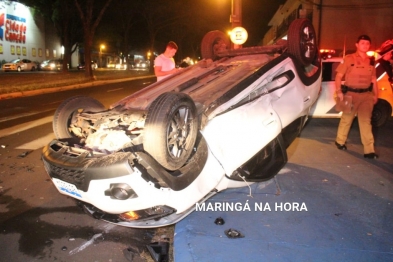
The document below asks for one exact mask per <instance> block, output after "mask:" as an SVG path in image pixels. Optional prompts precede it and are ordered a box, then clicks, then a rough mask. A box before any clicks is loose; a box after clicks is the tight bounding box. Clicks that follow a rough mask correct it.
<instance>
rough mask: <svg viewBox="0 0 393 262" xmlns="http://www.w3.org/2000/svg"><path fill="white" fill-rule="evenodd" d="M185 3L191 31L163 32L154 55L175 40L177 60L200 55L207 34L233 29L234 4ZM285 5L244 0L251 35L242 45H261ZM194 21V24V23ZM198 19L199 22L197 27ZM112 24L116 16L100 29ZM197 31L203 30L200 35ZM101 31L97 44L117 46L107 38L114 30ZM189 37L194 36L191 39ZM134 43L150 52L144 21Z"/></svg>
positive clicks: (279, 0)
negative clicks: (278, 10) (276, 13)
mask: <svg viewBox="0 0 393 262" xmlns="http://www.w3.org/2000/svg"><path fill="white" fill-rule="evenodd" d="M182 1H185V2H183V3H184V4H185V5H186V6H188V8H189V9H188V10H187V12H186V13H187V16H188V17H187V18H186V19H187V20H186V21H185V22H186V23H188V22H189V24H191V25H193V27H192V28H191V31H180V32H178V31H177V32H176V30H173V32H174V33H172V34H171V29H165V30H161V31H160V32H159V33H158V34H157V36H156V41H155V51H156V52H158V53H160V52H162V51H164V49H165V45H166V43H167V42H168V41H170V40H173V41H175V42H177V43H178V44H179V51H178V53H179V54H177V55H176V58H177V59H180V58H181V57H186V56H194V54H195V53H196V52H197V50H196V48H195V46H196V45H197V46H200V41H201V40H202V38H203V35H204V34H206V33H207V32H209V31H211V30H220V31H222V32H224V33H226V32H228V31H229V30H230V29H231V23H230V21H229V18H230V15H231V0H182ZM285 2H286V0H242V27H244V28H245V29H246V30H247V32H248V40H247V41H246V43H244V44H243V46H244V47H247V46H255V45H258V43H259V42H260V41H261V40H262V38H263V36H264V34H265V33H266V32H267V30H268V29H269V27H268V23H269V21H270V20H271V18H272V17H273V15H274V14H275V12H276V11H277V9H278V7H279V6H280V5H282V4H284V3H285ZM171 3H172V2H168V6H170V5H171ZM109 8H116V5H112V6H110V7H109ZM173 11H174V13H173V14H171V15H178V14H179V12H182V11H181V10H179V11H177V10H174V9H173ZM109 13H110V12H109ZM193 19H194V21H193V22H194V24H193V23H191V20H193ZM195 19H197V22H196V24H195ZM112 20H113V16H112V17H111V16H109V20H107V21H105V19H104V20H103V21H102V23H101V24H100V25H99V27H101V26H104V27H105V26H107V27H108V26H109V28H111V27H112V26H113V25H105V24H106V23H108V22H109V23H111V21H112ZM195 27H200V28H199V31H198V30H197V28H195ZM112 28H113V27H112ZM202 28H203V29H202ZM188 30H190V29H188ZM99 31H100V30H98V34H97V35H96V37H95V41H96V42H97V43H101V42H107V43H108V48H109V46H111V45H112V46H115V45H116V44H114V43H112V44H110V43H109V40H108V36H109V35H110V34H108V33H109V32H110V31H111V30H109V31H108V30H105V31H103V32H102V33H101V34H100V32H99ZM190 35H192V37H190ZM105 38H107V39H105ZM131 41H132V42H131V43H130V44H131V45H132V48H133V49H134V50H141V52H142V53H143V52H146V51H147V50H150V48H149V42H150V40H149V37H148V34H147V30H146V27H145V25H144V22H143V21H142V22H139V24H137V26H136V30H134V29H133V32H132V37H131ZM96 45H97V44H96ZM108 51H109V50H108Z"/></svg>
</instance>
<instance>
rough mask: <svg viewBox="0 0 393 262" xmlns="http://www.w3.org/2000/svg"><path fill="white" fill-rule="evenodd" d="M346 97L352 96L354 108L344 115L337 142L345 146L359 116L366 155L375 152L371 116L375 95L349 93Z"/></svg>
mask: <svg viewBox="0 0 393 262" xmlns="http://www.w3.org/2000/svg"><path fill="white" fill-rule="evenodd" d="M345 95H346V96H352V103H353V108H352V110H351V112H350V113H343V114H342V116H341V120H340V124H339V125H338V131H337V138H336V142H337V143H339V144H340V145H344V144H345V142H346V140H347V137H348V133H349V129H350V128H351V125H352V122H353V119H354V118H355V116H356V115H357V117H358V123H359V129H360V137H361V141H362V144H363V150H364V154H369V153H375V152H374V136H373V133H372V126H371V115H372V111H373V108H374V95H373V93H372V92H365V93H355V92H350V91H349V92H347V93H346V94H345Z"/></svg>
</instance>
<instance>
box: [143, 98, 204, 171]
mask: <svg viewBox="0 0 393 262" xmlns="http://www.w3.org/2000/svg"><path fill="white" fill-rule="evenodd" d="M198 128H199V121H198V116H197V111H196V107H195V104H194V102H193V101H192V99H191V97H189V96H188V95H186V94H183V93H176V92H169V93H164V94H161V95H160V96H158V97H157V98H156V99H155V100H154V101H153V103H152V104H151V105H150V106H149V110H148V113H147V117H146V122H145V128H144V138H143V148H144V150H145V151H146V152H148V153H149V154H150V155H151V156H152V157H153V158H154V159H155V160H156V161H157V162H158V163H160V164H161V165H162V166H163V167H164V168H166V169H168V170H177V169H179V168H180V167H182V166H183V165H184V164H185V163H186V161H187V160H188V158H189V157H190V155H191V153H192V150H193V148H194V144H195V140H196V137H197V134H198Z"/></svg>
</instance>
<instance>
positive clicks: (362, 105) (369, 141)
mask: <svg viewBox="0 0 393 262" xmlns="http://www.w3.org/2000/svg"><path fill="white" fill-rule="evenodd" d="M370 44H371V39H370V37H369V36H367V35H361V36H359V37H358V40H357V42H356V49H357V50H356V53H354V54H350V55H347V56H346V57H345V58H344V62H343V63H342V64H340V65H339V66H338V67H337V69H336V72H337V74H336V79H335V85H336V95H337V98H338V99H340V101H343V99H344V95H345V96H351V97H352V103H353V108H352V110H351V112H349V113H344V112H343V114H342V116H341V120H340V124H339V126H338V131H337V137H336V142H335V144H336V146H337V148H338V149H340V150H346V149H347V147H346V145H345V142H346V140H347V137H348V132H349V129H350V128H351V125H352V121H353V119H354V118H355V116H356V115H357V117H358V123H359V129H360V136H361V141H362V144H363V149H364V157H365V158H369V159H376V158H378V155H377V154H375V151H374V136H373V133H372V127H371V115H372V111H373V107H374V104H375V103H376V102H377V101H378V87H377V81H376V75H375V67H374V62H373V60H371V59H370V58H369V57H368V56H367V51H368V50H369V49H370ZM344 75H345V84H344V85H343V86H342V85H341V81H342V79H343V77H344Z"/></svg>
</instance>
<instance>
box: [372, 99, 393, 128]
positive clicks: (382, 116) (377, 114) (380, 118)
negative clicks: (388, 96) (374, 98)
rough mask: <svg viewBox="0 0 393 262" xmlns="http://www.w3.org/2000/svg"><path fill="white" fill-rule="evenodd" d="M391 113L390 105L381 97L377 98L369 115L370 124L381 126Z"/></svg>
mask: <svg viewBox="0 0 393 262" xmlns="http://www.w3.org/2000/svg"><path fill="white" fill-rule="evenodd" d="M391 115H392V106H391V105H390V104H389V102H387V101H386V100H383V99H378V102H377V103H376V104H375V105H374V109H373V113H372V115H371V125H372V126H374V127H380V126H383V125H384V124H385V123H386V122H387V121H388V120H389V118H390V117H391Z"/></svg>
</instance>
